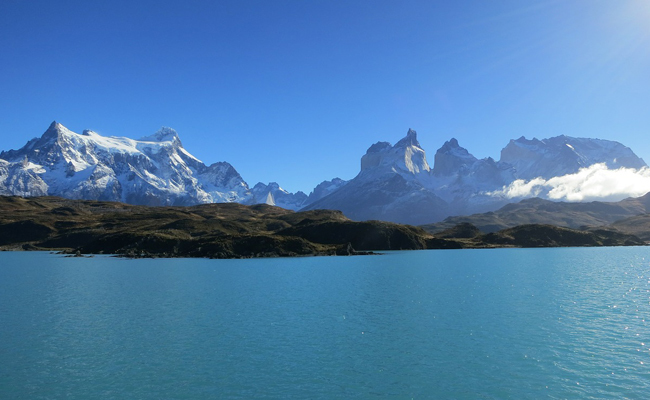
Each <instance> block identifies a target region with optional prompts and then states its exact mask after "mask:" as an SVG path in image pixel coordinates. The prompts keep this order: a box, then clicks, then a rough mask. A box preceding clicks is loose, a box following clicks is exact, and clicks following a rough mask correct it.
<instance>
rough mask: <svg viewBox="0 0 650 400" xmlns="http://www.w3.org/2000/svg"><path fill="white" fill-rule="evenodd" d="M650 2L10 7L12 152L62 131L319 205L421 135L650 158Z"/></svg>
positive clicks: (432, 141)
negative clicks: (560, 142)
mask: <svg viewBox="0 0 650 400" xmlns="http://www.w3.org/2000/svg"><path fill="white" fill-rule="evenodd" d="M648 49H650V2H649V1H645V0H617V1H609V0H573V1H546V0H544V1H535V0H533V1H526V2H522V1H518V0H517V1H514V0H513V1H509V0H498V1H331V0H329V1H317V0H307V1H305V0H301V1H280V0H277V1H247V0H239V1H214V2H213V1H191V0H189V1H188V0H185V1H160V0H159V1H119V0H118V1H110V2H108V1H36V0H34V1H30V0H3V1H1V2H0V54H2V61H1V62H0V93H1V95H0V143H1V144H2V145H1V146H0V149H2V150H7V149H11V148H19V147H21V146H23V145H24V144H25V143H26V142H27V141H28V140H29V139H31V138H33V137H36V136H40V135H41V134H42V133H43V131H45V129H46V128H47V126H48V125H49V123H50V122H51V121H52V120H57V121H58V122H61V123H62V124H63V125H65V126H67V127H68V128H69V129H71V130H73V131H76V132H79V133H81V131H82V130H83V129H92V130H94V131H97V132H99V133H101V134H104V135H112V136H127V137H131V138H139V137H141V136H145V135H149V134H151V133H153V132H155V131H156V130H157V129H159V128H160V126H170V127H172V128H174V129H176V130H177V131H178V132H179V135H180V137H181V140H182V141H183V144H184V146H185V148H186V149H187V150H188V151H190V152H191V153H192V154H194V155H195V156H196V157H198V158H199V159H201V160H203V161H204V162H205V163H207V164H210V163H213V162H216V161H228V162H230V163H231V164H233V166H234V167H235V168H236V169H237V170H238V171H239V172H240V173H241V175H242V176H243V178H244V179H245V180H246V181H247V182H248V183H249V184H250V185H254V184H255V183H256V182H258V181H263V182H265V183H267V182H269V181H277V182H278V183H280V185H281V186H283V187H284V188H286V189H288V190H290V191H296V190H303V191H306V192H309V191H310V190H311V189H312V188H313V187H314V186H315V185H316V184H318V183H319V182H321V181H323V180H325V179H331V178H333V177H336V176H338V177H341V178H344V179H350V178H352V177H354V176H355V175H356V174H357V172H358V170H359V160H360V157H361V156H362V155H363V154H364V153H365V151H366V149H367V148H368V147H369V146H370V145H371V144H373V143H374V142H377V141H389V142H391V143H395V142H396V141H397V140H399V139H400V138H401V137H403V136H404V135H405V134H406V131H407V130H408V129H409V128H413V129H415V130H417V131H418V136H419V139H420V143H421V144H422V147H423V148H424V149H425V150H427V152H428V156H429V162H430V163H431V164H433V156H434V154H435V151H436V150H437V149H438V148H439V147H440V146H442V144H443V143H444V142H445V141H446V140H449V139H450V138H452V137H455V138H457V139H458V141H459V142H460V144H461V145H462V146H464V147H466V148H467V149H468V150H469V151H470V152H471V153H472V154H474V155H475V156H477V157H479V158H482V157H487V156H492V157H494V158H496V159H498V158H499V152H500V150H501V148H503V147H504V146H505V145H506V144H507V143H508V140H509V139H515V138H518V137H520V136H526V137H527V138H532V137H537V138H540V139H541V138H546V137H550V136H556V135H560V134H566V135H570V136H577V137H597V138H602V139H610V140H618V141H620V142H622V143H623V144H625V145H627V146H629V147H631V148H632V149H633V150H634V151H635V152H636V153H637V154H638V155H639V156H641V157H643V158H644V159H645V160H646V161H648V162H650V140H648V138H650V112H649V111H648V110H649V109H650V107H649V106H650V50H648Z"/></svg>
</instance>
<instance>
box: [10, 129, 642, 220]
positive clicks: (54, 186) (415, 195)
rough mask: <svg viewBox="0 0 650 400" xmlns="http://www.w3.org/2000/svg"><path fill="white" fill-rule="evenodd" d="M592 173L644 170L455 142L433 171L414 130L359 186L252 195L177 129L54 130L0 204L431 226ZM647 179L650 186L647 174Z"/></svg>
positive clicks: (596, 154) (382, 155) (602, 154)
mask: <svg viewBox="0 0 650 400" xmlns="http://www.w3.org/2000/svg"><path fill="white" fill-rule="evenodd" d="M585 167H589V168H592V167H596V168H593V171H595V172H594V173H597V172H598V171H602V170H603V169H607V168H609V169H614V170H615V169H618V168H622V167H625V168H632V169H635V170H637V169H639V168H643V167H646V164H645V162H644V161H643V160H642V159H640V158H639V157H637V156H636V155H635V154H634V152H632V150H630V149H629V148H627V147H625V146H623V145H622V144H620V143H618V142H613V141H607V140H599V139H584V138H572V137H569V136H557V137H553V138H550V139H544V140H538V139H532V140H527V139H525V138H523V137H522V138H520V139H517V140H511V141H510V143H509V144H508V145H507V146H506V147H505V148H504V149H503V150H502V151H501V159H500V160H499V161H495V160H494V159H492V158H490V157H488V158H484V159H477V158H476V157H474V156H473V155H472V154H471V153H470V152H469V151H468V150H467V149H465V148H463V147H461V146H460V144H459V143H458V141H457V140H456V139H453V138H452V139H450V140H449V141H447V142H445V143H444V144H443V145H442V147H440V149H438V150H437V152H436V153H435V156H434V165H433V168H431V166H430V165H429V163H428V161H427V156H426V153H425V151H424V149H422V147H421V146H420V143H419V142H418V139H417V133H416V132H415V131H414V130H411V129H409V131H408V132H407V134H406V136H405V137H404V138H402V139H401V140H399V141H398V142H397V143H396V144H395V145H391V144H390V143H388V142H377V143H375V144H373V145H372V146H370V148H368V150H367V152H366V154H364V155H363V157H361V170H360V172H359V174H358V175H357V176H356V177H355V178H354V179H352V180H349V181H345V180H342V179H339V178H334V179H332V180H331V181H324V182H322V183H321V184H319V185H318V186H316V187H315V188H314V190H313V191H312V192H311V193H310V194H309V195H306V194H305V193H303V192H300V191H299V192H297V193H289V192H288V191H286V190H284V189H282V187H280V185H279V184H277V183H275V182H271V183H269V184H263V183H258V184H256V185H255V186H254V187H253V188H250V187H249V186H248V184H247V183H246V182H245V181H244V179H243V178H242V177H241V176H240V175H239V173H238V172H237V171H236V170H235V168H234V167H233V166H232V165H230V164H229V163H227V162H218V163H214V164H212V165H209V166H208V165H205V164H204V163H203V162H201V161H200V160H198V159H196V158H195V157H194V156H192V155H191V154H190V153H189V152H188V151H187V150H185V149H184V148H183V145H182V143H181V140H180V138H179V136H178V134H177V133H176V131H175V130H173V129H171V128H162V129H161V130H159V131H158V132H156V133H155V134H153V135H150V136H145V137H142V138H141V139H138V140H134V139H129V138H124V137H107V136H102V135H100V134H98V133H96V132H93V131H89V130H86V131H83V133H82V134H78V133H75V132H72V131H70V130H68V129H67V128H65V127H64V126H63V125H61V124H59V123H56V122H53V123H52V124H51V125H50V127H49V128H48V129H47V131H46V132H45V133H44V134H43V135H42V136H41V137H40V138H35V139H33V140H31V141H29V142H28V143H27V144H26V145H25V146H24V147H23V148H21V149H19V150H10V151H4V152H2V153H0V195H19V196H24V197H29V196H45V195H54V196H61V197H66V198H72V199H91V200H109V201H122V202H126V203H131V204H144V205H190V204H200V203H213V202H238V203H243V204H257V203H266V204H272V205H277V206H280V207H283V208H287V209H292V210H298V209H318V208H328V209H337V210H341V211H343V213H344V214H345V215H346V216H348V217H350V218H352V219H355V220H368V219H379V220H387V221H394V222H403V223H410V224H424V223H429V222H436V221H440V220H442V219H444V218H446V217H448V216H450V215H467V214H472V213H480V212H486V211H492V210H496V209H498V208H500V207H502V206H503V205H505V204H506V203H509V202H510V201H513V200H514V201H516V200H520V199H521V198H525V197H531V196H537V195H540V193H542V195H543V194H544V193H545V194H546V195H548V196H547V198H550V199H561V198H558V197H557V195H558V193H560V194H562V193H566V192H567V190H566V187H562V188H561V189H562V190H560V191H558V190H555V189H553V186H552V185H550V184H549V183H548V182H551V181H554V182H555V184H557V183H558V182H559V183H560V184H563V185H565V186H566V182H573V181H574V180H575V179H574V177H573V175H570V174H576V173H578V171H583V172H582V173H583V175H590V174H591V172H590V171H591V170H588V171H587V172H588V173H587V174H584V171H585V169H584V168H585ZM643 171H645V172H643V173H644V174H646V173H647V175H648V176H650V170H648V169H647V168H644V169H643ZM558 177H564V178H566V179H556V178H558ZM549 178H552V179H549ZM609 179H611V178H609ZM546 180H548V181H546ZM527 185H528V186H527ZM540 188H541V189H540ZM550 194H553V195H554V196H556V197H553V196H551V195H550Z"/></svg>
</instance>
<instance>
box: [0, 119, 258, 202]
mask: <svg viewBox="0 0 650 400" xmlns="http://www.w3.org/2000/svg"><path fill="white" fill-rule="evenodd" d="M0 159H2V162H1V163H0V188H1V189H0V190H2V191H3V192H4V193H5V194H13V195H20V196H43V195H58V196H62V197H66V198H71V199H93V200H108V201H123V202H126V203H130V204H146V205H188V204H197V203H213V202H233V201H237V202H246V201H249V200H250V198H251V193H250V190H249V188H248V185H247V184H246V182H244V180H243V179H242V177H241V176H240V175H239V173H237V171H236V170H235V169H234V168H233V167H232V165H230V164H228V163H226V162H220V163H215V164H212V165H210V166H206V165H205V164H203V163H202V162H201V161H199V160H198V159H196V158H195V157H194V156H192V155H191V154H190V153H189V152H187V151H186V150H185V149H184V148H183V145H182V143H181V141H180V139H179V137H178V135H177V133H176V131H174V130H173V129H170V128H163V129H161V130H160V131H158V132H156V133H155V134H154V135H152V136H147V137H144V138H142V139H140V140H133V139H128V138H120V137H104V136H101V135H99V134H97V133H95V132H92V131H88V130H86V131H84V132H83V134H81V135H79V134H77V133H74V132H72V131H70V130H68V129H67V128H65V127H64V126H63V125H61V124H59V123H56V122H53V123H52V124H51V125H50V127H49V128H48V129H47V131H46V132H45V133H44V134H43V136H42V137H40V138H36V139H33V140H31V141H30V142H28V143H27V144H26V145H25V146H24V147H23V148H21V149H19V150H11V151H6V152H2V153H0Z"/></svg>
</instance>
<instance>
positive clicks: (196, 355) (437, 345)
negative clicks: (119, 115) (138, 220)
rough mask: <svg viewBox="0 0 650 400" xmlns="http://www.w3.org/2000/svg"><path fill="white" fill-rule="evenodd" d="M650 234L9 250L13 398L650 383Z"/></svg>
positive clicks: (2, 268)
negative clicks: (115, 252) (363, 250)
mask: <svg viewBox="0 0 650 400" xmlns="http://www.w3.org/2000/svg"><path fill="white" fill-rule="evenodd" d="M649 320H650V247H648V248H645V247H633V248H559V249H558V248H556V249H493V250H442V251H408V252H389V253H386V254H384V255H380V256H359V257H311V258H290V259H287V258H283V259H254V260H203V259H155V260H150V259H145V260H129V259H121V258H114V257H107V256H102V257H93V258H67V257H63V256H61V255H55V254H49V253H30V252H3V253H0V398H2V399H61V398H66V399H102V398H115V399H120V398H121V399H126V398H133V399H136V398H137V399H197V398H226V399H251V398H268V399H338V398H341V399H373V398H391V399H411V398H414V399H477V398H480V399H508V398H510V399H539V398H552V399H555V398H557V399H564V398H569V399H572V398H573V399H575V398H580V399H603V398H629V399H642V398H647V396H648V393H650V324H649V322H648V321H649Z"/></svg>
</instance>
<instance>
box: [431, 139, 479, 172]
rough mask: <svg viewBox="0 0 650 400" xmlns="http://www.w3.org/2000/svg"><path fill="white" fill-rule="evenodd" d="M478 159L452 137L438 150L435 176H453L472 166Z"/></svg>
mask: <svg viewBox="0 0 650 400" xmlns="http://www.w3.org/2000/svg"><path fill="white" fill-rule="evenodd" d="M477 161H478V160H477V158H476V157H474V156H473V155H471V154H470V153H469V151H467V149H465V148H464V147H461V146H460V145H459V144H458V140H456V139H455V138H452V139H451V140H449V141H447V142H445V144H443V145H442V147H441V148H439V149H438V151H437V152H436V155H435V158H434V163H433V174H434V175H435V176H451V175H454V174H457V173H459V172H461V171H463V170H466V169H468V168H470V167H471V166H472V165H473V164H474V163H475V162H477Z"/></svg>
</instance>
